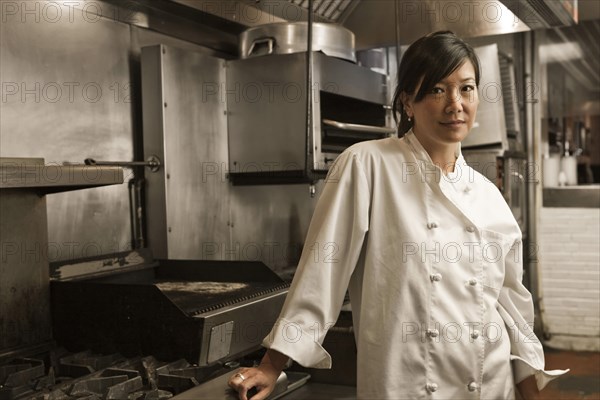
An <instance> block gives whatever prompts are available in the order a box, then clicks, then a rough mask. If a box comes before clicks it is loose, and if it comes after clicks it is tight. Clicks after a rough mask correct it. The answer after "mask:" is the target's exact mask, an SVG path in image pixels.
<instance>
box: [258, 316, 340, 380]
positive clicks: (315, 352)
mask: <svg viewBox="0 0 600 400" xmlns="http://www.w3.org/2000/svg"><path fill="white" fill-rule="evenodd" d="M262 345H263V346H264V347H266V348H269V349H273V350H276V351H278V352H280V353H282V354H285V355H286V356H288V357H289V358H291V359H292V360H294V361H296V362H297V363H298V364H300V365H302V366H303V367H306V368H320V369H329V368H331V356H330V355H329V353H327V351H325V349H324V348H323V346H321V344H320V343H319V342H318V341H317V340H315V337H314V335H313V334H311V333H308V332H306V331H304V330H303V329H302V327H301V325H300V324H298V323H297V322H292V321H288V320H286V319H283V318H280V319H278V320H277V322H275V326H273V329H272V330H271V333H269V335H268V336H267V337H265V338H264V339H263V342H262Z"/></svg>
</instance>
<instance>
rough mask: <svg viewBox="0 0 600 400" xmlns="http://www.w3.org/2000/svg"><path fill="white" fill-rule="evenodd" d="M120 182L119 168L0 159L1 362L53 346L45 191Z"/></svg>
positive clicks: (21, 159) (26, 159)
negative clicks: (16, 355)
mask: <svg viewBox="0 0 600 400" xmlns="http://www.w3.org/2000/svg"><path fill="white" fill-rule="evenodd" d="M122 182H123V170H122V169H121V168H113V167H89V166H84V165H45V164H44V159H42V158H0V248H1V250H2V253H1V257H0V363H1V362H2V361H4V360H5V359H8V358H11V357H13V356H14V355H15V354H24V353H27V352H31V351H36V350H40V349H44V348H46V349H47V348H49V347H50V346H51V340H52V330H51V319H50V278H49V273H48V258H49V257H48V253H49V252H51V251H52V250H53V248H52V246H49V243H48V225H47V219H48V216H47V211H46V195H47V194H50V193H57V192H64V191H69V190H78V189H85V188H90V187H96V186H104V185H112V184H118V183H122ZM54 250H56V249H55V248H54ZM1 374H2V373H1V372H0V375H1ZM0 386H1V380H0ZM0 398H1V396H0Z"/></svg>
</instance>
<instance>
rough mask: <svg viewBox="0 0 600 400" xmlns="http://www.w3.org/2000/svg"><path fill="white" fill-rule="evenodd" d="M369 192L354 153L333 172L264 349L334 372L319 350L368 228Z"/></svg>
mask: <svg viewBox="0 0 600 400" xmlns="http://www.w3.org/2000/svg"><path fill="white" fill-rule="evenodd" d="M369 202H370V190H369V185H368V182H367V178H366V174H365V171H364V169H363V165H362V163H361V162H360V160H359V159H358V158H357V156H356V155H355V154H353V153H352V152H351V150H347V151H346V152H344V153H342V154H341V155H340V156H339V157H338V158H337V159H336V161H335V163H334V165H333V166H332V167H331V169H330V171H329V174H328V175H327V178H326V180H325V185H324V188H323V192H322V193H321V196H320V198H319V200H318V203H317V206H316V209H315V212H314V214H313V217H312V220H311V223H310V227H309V229H308V234H307V237H306V241H305V243H304V247H303V250H302V254H301V256H300V261H299V264H298V268H297V270H296V273H295V275H294V279H293V281H292V285H291V287H290V290H289V292H288V295H287V297H286V300H285V303H284V305H283V309H282V311H281V314H280V316H279V318H278V320H277V321H276V323H275V325H274V327H273V329H272V330H271V333H270V334H269V335H268V336H267V337H266V338H265V339H264V340H263V346H265V347H268V348H271V349H274V350H277V351H279V352H280V353H283V354H285V355H287V356H288V357H290V358H291V359H293V360H294V361H296V362H298V363H299V364H301V365H303V366H305V367H314V368H331V356H330V355H329V354H328V353H327V352H326V351H325V350H324V349H323V347H322V346H321V344H322V343H323V339H324V337H325V334H326V333H327V330H328V329H329V328H330V327H331V326H333V324H334V323H335V321H336V319H337V317H338V315H339V312H340V309H341V306H342V303H343V300H344V296H345V293H346V290H347V288H348V284H349V281H350V277H351V275H352V272H353V271H354V268H355V266H356V263H357V260H358V258H359V255H360V252H361V249H362V245H363V241H364V238H365V234H366V232H367V230H368V224H369V221H368V220H369Z"/></svg>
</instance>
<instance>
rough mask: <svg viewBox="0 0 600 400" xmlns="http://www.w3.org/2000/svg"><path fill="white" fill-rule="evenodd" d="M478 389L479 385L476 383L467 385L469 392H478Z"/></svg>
mask: <svg viewBox="0 0 600 400" xmlns="http://www.w3.org/2000/svg"><path fill="white" fill-rule="evenodd" d="M478 387H479V385H478V384H477V383H476V382H469V384H468V385H467V389H468V390H469V392H474V391H476V390H477V388H478Z"/></svg>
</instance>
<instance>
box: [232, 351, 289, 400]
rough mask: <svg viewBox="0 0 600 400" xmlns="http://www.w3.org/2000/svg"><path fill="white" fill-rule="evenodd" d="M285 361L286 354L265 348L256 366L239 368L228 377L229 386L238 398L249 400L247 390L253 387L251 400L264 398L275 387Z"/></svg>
mask: <svg viewBox="0 0 600 400" xmlns="http://www.w3.org/2000/svg"><path fill="white" fill-rule="evenodd" d="M287 361H288V357H287V356H285V355H283V354H281V353H279V352H277V351H275V350H267V353H266V354H265V356H264V357H263V359H262V361H261V363H260V365H259V366H258V367H256V368H242V369H240V370H239V371H238V372H237V373H235V374H234V375H232V376H231V377H230V378H229V386H230V387H231V388H232V389H233V390H235V391H236V392H238V395H239V397H240V400H249V397H248V392H249V391H250V390H251V389H253V388H254V389H255V390H256V393H255V394H253V395H252V400H264V399H266V398H267V396H268V395H270V394H271V392H273V389H275V383H277V378H279V375H280V374H281V371H283V368H284V367H285V364H286V363H287Z"/></svg>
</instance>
